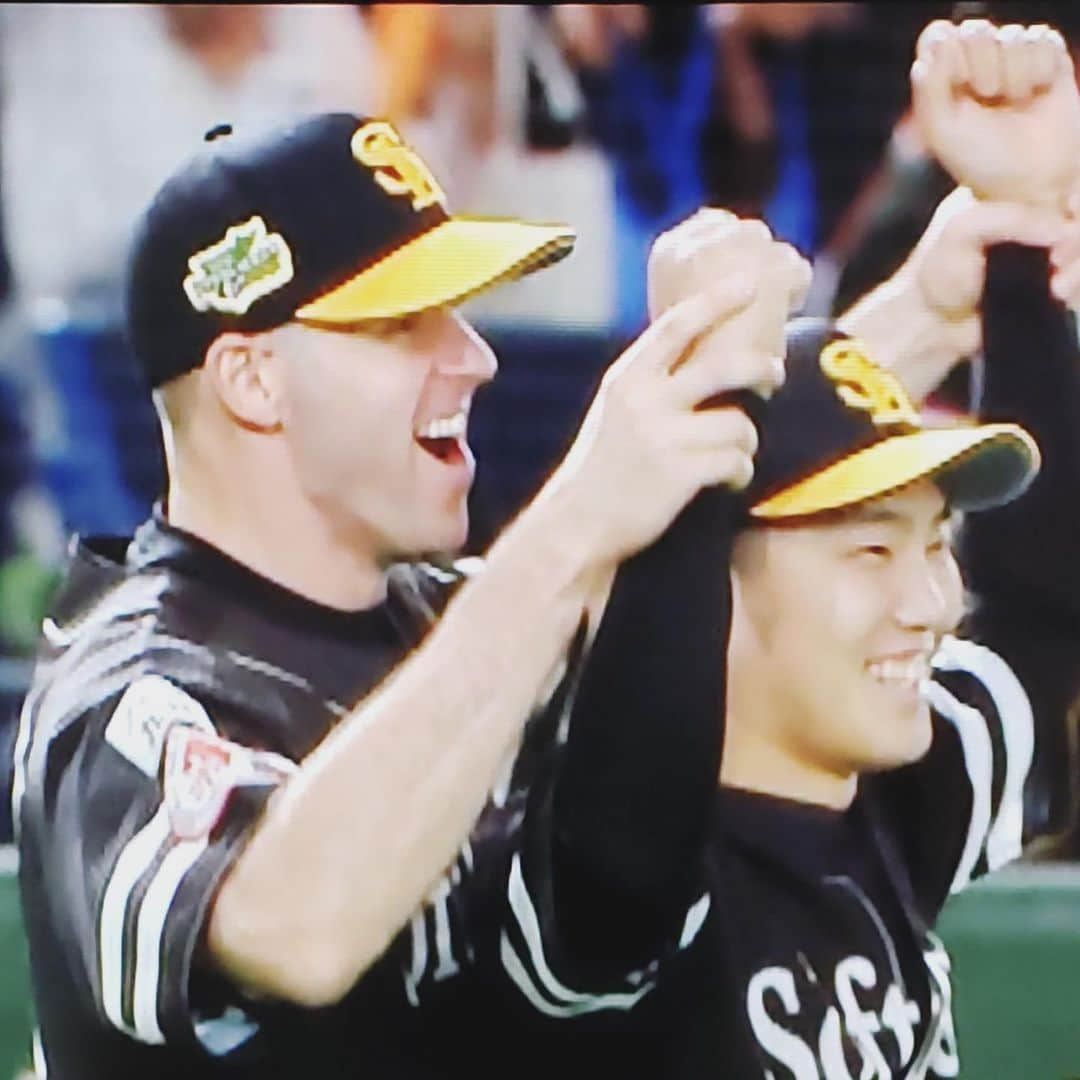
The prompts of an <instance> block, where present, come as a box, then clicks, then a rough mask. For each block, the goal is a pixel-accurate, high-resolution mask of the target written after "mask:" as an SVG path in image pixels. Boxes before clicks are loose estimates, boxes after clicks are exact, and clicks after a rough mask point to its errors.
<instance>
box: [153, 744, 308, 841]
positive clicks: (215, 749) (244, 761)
mask: <svg viewBox="0 0 1080 1080" xmlns="http://www.w3.org/2000/svg"><path fill="white" fill-rule="evenodd" d="M295 771H296V765H295V764H294V763H293V762H291V761H289V760H288V759H287V758H283V757H280V756H279V755H277V754H271V753H268V752H266V751H261V750H252V749H250V748H248V747H246V746H240V745H239V744H238V743H234V742H230V741H229V740H228V739H223V738H221V737H220V736H219V735H215V734H213V733H211V732H205V731H198V730H196V729H194V728H190V727H174V728H173V729H172V730H171V731H170V732H169V736H168V741H167V742H166V744H165V776H164V787H165V807H166V809H167V811H168V814H169V823H170V825H171V826H172V831H173V833H174V834H175V835H176V836H178V837H179V838H180V839H181V840H195V839H198V838H199V837H202V836H207V835H208V834H209V833H210V831H211V830H212V829H213V828H214V826H215V825H216V824H217V823H218V822H219V821H220V820H221V815H222V814H223V813H224V812H225V807H226V805H227V804H228V801H229V796H230V795H231V794H232V792H233V790H234V789H235V788H238V787H259V786H270V787H273V786H276V785H277V784H279V783H281V781H282V780H284V779H285V777H287V776H289V775H290V774H291V773H293V772H295Z"/></svg>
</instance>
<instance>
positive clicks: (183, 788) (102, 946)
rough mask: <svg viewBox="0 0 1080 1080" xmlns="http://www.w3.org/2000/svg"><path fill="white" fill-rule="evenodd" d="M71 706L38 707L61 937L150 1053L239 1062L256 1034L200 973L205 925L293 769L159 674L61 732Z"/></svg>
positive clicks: (35, 790) (35, 758) (42, 863)
mask: <svg viewBox="0 0 1080 1080" xmlns="http://www.w3.org/2000/svg"><path fill="white" fill-rule="evenodd" d="M62 696H63V695H62V692H61V690H57V691H55V692H53V693H51V694H45V695H44V698H43V699H42V698H40V697H39V698H38V706H39V711H38V712H37V714H36V716H35V723H36V727H37V731H36V733H35V735H34V737H33V738H32V740H31V742H30V747H29V751H28V753H27V756H26V762H27V770H28V776H29V781H30V782H29V783H28V784H27V786H26V791H27V794H26V796H25V797H24V799H23V803H22V805H23V813H22V826H23V829H22V831H23V837H22V844H23V849H24V851H26V852H29V859H28V861H29V862H30V863H31V864H33V865H34V866H36V867H37V868H38V871H37V872H38V873H40V887H41V892H42V894H43V896H44V897H45V898H46V903H47V905H48V909H49V922H50V925H51V927H52V930H51V932H50V933H51V935H53V936H54V938H55V939H56V940H57V941H58V942H59V944H60V946H61V948H62V949H63V951H64V954H65V960H66V962H67V965H68V967H69V969H70V970H71V971H72V972H74V973H76V977H77V978H78V979H79V980H80V982H81V983H82V984H83V985H85V986H86V987H87V988H88V989H89V991H90V995H91V996H92V999H93V1001H94V1003H95V1005H96V1008H97V1011H98V1013H99V1015H100V1017H101V1019H102V1020H103V1021H105V1022H107V1023H108V1024H109V1025H111V1026H113V1027H115V1028H116V1029H118V1030H120V1031H122V1032H124V1033H126V1034H127V1035H129V1036H130V1037H132V1038H133V1039H136V1040H137V1041H140V1042H144V1043H150V1044H155V1043H162V1042H168V1043H170V1044H176V1045H189V1046H191V1047H193V1048H200V1049H203V1050H204V1051H206V1052H208V1053H213V1054H220V1053H224V1052H227V1051H228V1050H231V1049H233V1048H235V1047H236V1046H237V1045H239V1044H240V1043H241V1042H243V1041H245V1040H246V1039H247V1038H248V1037H249V1036H250V1035H252V1034H254V1032H255V1030H256V1026H257V1025H256V1024H255V1023H254V1022H252V1021H250V1020H249V1019H247V1018H245V1017H243V1016H241V1015H240V1013H239V1012H238V1011H237V1009H236V1008H230V1006H232V1005H237V1004H239V1002H238V1001H230V1000H228V996H229V995H228V992H227V990H226V988H225V987H224V986H223V985H220V984H222V983H223V980H219V979H217V978H216V977H214V976H212V975H211V974H210V973H209V972H208V970H207V969H205V967H204V966H200V955H199V953H200V949H201V943H202V940H203V932H204V927H205V922H206V919H207V916H208V912H209V910H210V905H211V903H212V899H213V897H214V895H215V893H216V890H217V887H218V885H219V884H220V881H221V879H222V877H223V875H224V874H225V872H226V870H227V869H228V868H229V867H230V866H231V865H232V863H233V861H234V860H235V859H236V857H237V856H238V854H239V852H240V851H241V850H242V848H243V845H244V843H245V841H246V839H247V837H248V835H249V834H250V831H251V828H252V827H253V825H254V823H255V822H256V821H257V819H258V817H259V815H260V814H261V811H262V808H263V805H264V803H265V800H266V798H267V796H268V795H269V793H270V791H271V790H273V787H274V786H275V785H276V784H277V783H279V782H280V780H281V779H282V778H283V776H284V775H286V773H287V772H288V771H291V770H292V769H293V768H294V766H293V765H292V763H290V762H287V761H286V760H285V759H283V758H279V757H278V756H277V755H273V754H267V753H264V752H262V751H255V750H250V749H248V748H246V747H243V746H240V745H239V744H237V743H235V742H232V741H229V740H228V739H225V738H223V737H221V736H220V735H219V734H218V732H217V730H216V729H215V724H214V722H213V721H212V720H211V719H210V716H209V714H208V713H207V711H206V709H205V708H204V707H203V705H202V704H201V703H199V702H198V701H196V700H195V699H194V698H193V697H191V696H190V695H189V694H188V693H187V692H186V691H185V690H183V689H181V688H180V687H179V686H177V685H175V684H174V683H172V682H170V681H168V680H166V679H164V678H162V677H160V676H157V675H144V676H141V677H139V678H137V679H135V680H134V681H133V682H131V683H130V684H129V685H128V686H127V687H126V688H122V692H119V691H117V692H116V693H114V694H113V695H112V696H110V697H108V698H103V699H102V702H101V704H100V705H98V706H95V707H94V708H93V709H92V710H91V711H89V712H86V713H84V714H83V715H82V716H81V717H79V718H77V719H76V720H74V721H72V722H69V723H66V724H65V725H64V726H63V728H62V729H58V728H56V727H55V726H54V725H53V724H52V723H51V722H50V716H49V715H48V714H49V712H50V710H51V708H52V707H53V706H52V704H51V703H52V702H54V701H55V700H56V699H58V698H62ZM200 988H201V989H200ZM201 990H205V991H206V995H205V996H203V994H202V992H201ZM233 997H234V998H236V997H237V995H235V993H234V994H233ZM226 1029H227V1030H226Z"/></svg>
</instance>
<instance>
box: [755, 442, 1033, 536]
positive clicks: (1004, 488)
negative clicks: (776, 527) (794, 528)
mask: <svg viewBox="0 0 1080 1080" xmlns="http://www.w3.org/2000/svg"><path fill="white" fill-rule="evenodd" d="M1039 466H1040V456H1039V448H1038V446H1037V445H1036V443H1035V440H1034V439H1033V438H1032V437H1031V436H1030V435H1029V434H1028V433H1027V432H1026V431H1025V430H1024V429H1023V428H1022V427H1020V426H1019V425H1017V424H979V425H975V426H972V427H950V428H930V429H926V430H922V431H917V432H913V433H911V434H907V435H894V436H891V437H890V438H887V439H883V440H882V441H881V442H878V443H873V444H872V445H870V446H868V447H866V448H864V449H862V450H858V451H856V452H855V453H854V454H851V455H850V456H849V457H845V458H841V459H840V460H839V461H837V462H835V463H834V464H832V465H829V466H826V467H825V468H824V469H822V470H821V471H819V472H817V473H814V474H813V475H812V476H809V477H807V478H806V479H805V480H800V481H798V482H797V483H794V484H792V485H791V486H790V487H787V488H784V489H783V490H782V491H779V492H777V493H776V494H774V495H771V496H769V497H768V498H766V499H763V500H761V501H760V502H759V503H757V504H756V505H755V506H754V507H753V508H752V509H751V511H750V514H751V516H752V517H754V518H757V519H760V520H765V521H775V520H778V519H783V518H795V517H805V516H807V515H809V514H819V513H822V512H824V511H828V510H839V509H842V508H844V507H847V506H854V505H855V504H857V503H861V502H866V501H867V500H868V499H874V498H879V497H881V496H883V495H888V494H889V493H891V492H894V491H896V490H898V489H899V488H902V487H905V486H906V485H908V484H911V483H913V482H914V481H916V480H920V479H923V478H927V477H928V478H932V479H934V480H935V481H936V482H938V483H939V485H940V486H941V487H942V489H943V491H944V492H945V494H946V496H947V498H948V499H949V502H950V504H951V505H952V506H954V507H956V508H957V509H960V510H981V509H987V508H989V507H991V506H999V505H1001V504H1002V503H1006V502H1009V501H1010V500H1011V499H1014V498H1016V496H1017V495H1019V494H1020V493H1021V492H1022V491H1023V490H1024V489H1025V488H1026V487H1027V486H1028V485H1029V484H1030V483H1031V481H1032V480H1033V479H1034V478H1035V475H1036V474H1037V473H1038V471H1039Z"/></svg>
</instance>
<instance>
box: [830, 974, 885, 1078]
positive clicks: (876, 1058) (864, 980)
mask: <svg viewBox="0 0 1080 1080" xmlns="http://www.w3.org/2000/svg"><path fill="white" fill-rule="evenodd" d="M853 983H857V984H858V985H859V986H861V987H863V989H865V990H873V989H874V987H875V986H877V972H876V971H875V970H874V965H873V964H872V963H870V961H869V960H867V958H866V957H865V956H849V957H847V958H846V959H845V960H841V961H840V963H839V964H837V965H836V999H837V1001H839V1002H840V1008H841V1009H843V1010H844V1026H845V1027H846V1028H847V1030H848V1034H849V1035H851V1037H852V1039H853V1040H854V1041H855V1043H856V1045H857V1046H858V1047H859V1052H860V1053H861V1054H862V1057H863V1069H862V1077H861V1080H869V1077H878V1078H880V1080H892V1070H891V1069H890V1068H889V1065H888V1062H887V1061H886V1060H885V1055H884V1054H882V1052H881V1048H880V1047H879V1046H878V1044H877V1043H876V1042H875V1041H874V1036H875V1035H876V1034H877V1033H878V1032H879V1031H880V1030H881V1021H880V1020H879V1019H878V1017H877V1016H876V1014H874V1013H872V1012H866V1011H865V1010H864V1009H863V1008H862V1007H861V1006H860V1005H859V1002H858V1000H857V999H856V997H855V988H854V986H853V985H852V984H853Z"/></svg>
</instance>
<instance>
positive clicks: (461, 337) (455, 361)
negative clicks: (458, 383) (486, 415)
mask: <svg viewBox="0 0 1080 1080" xmlns="http://www.w3.org/2000/svg"><path fill="white" fill-rule="evenodd" d="M435 367H436V370H437V371H438V372H439V374H440V375H449V376H454V377H459V378H464V379H467V380H468V381H469V382H470V383H472V384H473V385H476V386H479V385H480V384H482V383H486V382H490V381H491V380H492V379H493V378H494V377H495V373H496V371H498V368H499V363H498V361H497V360H496V358H495V352H494V350H493V349H492V348H491V346H490V345H489V344H488V343H487V342H486V341H485V340H484V339H483V338H482V337H481V336H480V335H479V334H478V333H477V332H476V329H475V328H474V327H473V326H472V325H471V324H470V323H469V322H467V321H466V320H465V319H464V318H462V317H461V316H460V315H458V313H457V312H448V313H447V318H446V321H445V323H444V324H443V333H442V340H441V341H440V343H439V349H438V359H437V360H436V363H435Z"/></svg>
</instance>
